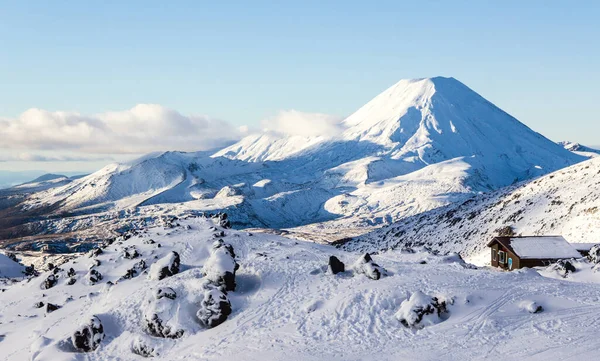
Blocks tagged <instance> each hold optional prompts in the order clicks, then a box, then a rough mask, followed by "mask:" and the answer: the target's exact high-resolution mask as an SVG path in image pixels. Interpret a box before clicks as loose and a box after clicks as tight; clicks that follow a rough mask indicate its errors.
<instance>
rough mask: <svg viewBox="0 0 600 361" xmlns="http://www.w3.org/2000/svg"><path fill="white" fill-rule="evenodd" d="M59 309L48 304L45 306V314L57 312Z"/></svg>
mask: <svg viewBox="0 0 600 361" xmlns="http://www.w3.org/2000/svg"><path fill="white" fill-rule="evenodd" d="M59 308H60V306H59V305H55V304H52V303H49V302H48V303H47V304H46V313H50V312H54V311H56V310H58V309H59Z"/></svg>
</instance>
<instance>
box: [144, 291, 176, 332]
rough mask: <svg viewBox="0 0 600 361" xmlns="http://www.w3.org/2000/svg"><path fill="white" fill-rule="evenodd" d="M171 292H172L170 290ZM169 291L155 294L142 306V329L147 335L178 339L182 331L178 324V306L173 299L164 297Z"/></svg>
mask: <svg viewBox="0 0 600 361" xmlns="http://www.w3.org/2000/svg"><path fill="white" fill-rule="evenodd" d="M171 291H172V290H171ZM164 293H167V294H169V293H170V292H169V290H163V292H160V293H159V292H158V291H157V292H156V293H155V294H154V295H153V297H151V299H150V300H148V301H146V304H145V305H144V309H143V310H142V311H143V315H144V328H145V330H146V332H148V334H150V335H152V336H155V337H163V338H180V337H181V336H183V332H184V330H183V329H182V327H181V326H180V324H179V320H180V315H179V305H178V304H177V302H176V301H174V299H173V298H170V297H165V295H164Z"/></svg>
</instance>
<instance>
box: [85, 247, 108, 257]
mask: <svg viewBox="0 0 600 361" xmlns="http://www.w3.org/2000/svg"><path fill="white" fill-rule="evenodd" d="M102 253H104V251H102V249H101V248H93V249H91V250H90V252H89V253H88V257H90V258H94V257H98V256H99V255H101V254H102Z"/></svg>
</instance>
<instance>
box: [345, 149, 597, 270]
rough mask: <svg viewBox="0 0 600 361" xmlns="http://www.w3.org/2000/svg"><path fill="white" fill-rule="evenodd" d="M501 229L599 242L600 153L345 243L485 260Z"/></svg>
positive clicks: (363, 247)
mask: <svg viewBox="0 0 600 361" xmlns="http://www.w3.org/2000/svg"><path fill="white" fill-rule="evenodd" d="M506 232H514V233H515V234H519V235H562V236H564V237H565V238H566V239H567V240H568V241H569V242H574V243H600V158H594V159H591V160H588V161H585V162H582V163H579V164H576V165H574V166H572V167H569V168H565V169H562V170H559V171H557V172H554V173H551V174H549V175H546V176H544V177H541V178H538V179H535V180H533V181H529V182H526V183H524V184H519V185H515V186H511V187H508V188H506V189H501V190H498V191H496V192H492V193H489V194H482V195H478V196H475V197H473V198H471V199H469V200H467V201H465V202H461V203H457V204H452V205H449V206H446V207H442V208H439V209H435V210H432V211H430V212H426V213H423V214H420V215H417V216H414V217H409V218H406V219H404V220H402V221H400V222H398V223H396V224H393V225H391V226H389V227H384V228H382V229H380V230H377V231H374V232H373V233H370V234H367V235H365V236H363V237H359V238H357V239H355V240H352V241H350V242H349V243H347V244H346V245H345V246H344V248H346V249H351V250H370V251H373V250H381V249H388V248H402V247H404V246H412V245H427V246H428V247H431V248H432V249H435V250H439V251H441V252H461V253H462V254H463V255H465V256H469V257H471V258H473V257H477V256H479V255H481V254H483V256H482V258H481V259H482V260H483V261H485V262H487V261H488V250H487V247H486V244H487V243H488V242H489V241H490V240H491V238H492V237H494V236H496V235H498V234H500V233H506ZM473 259H475V260H476V258H473Z"/></svg>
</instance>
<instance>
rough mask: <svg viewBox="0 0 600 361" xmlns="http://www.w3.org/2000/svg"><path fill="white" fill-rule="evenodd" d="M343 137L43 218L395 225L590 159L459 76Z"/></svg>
mask: <svg viewBox="0 0 600 361" xmlns="http://www.w3.org/2000/svg"><path fill="white" fill-rule="evenodd" d="M340 129H342V132H341V133H340V134H338V135H333V136H332V135H328V136H325V135H323V136H316V137H309V136H293V135H291V136H290V135H282V134H275V133H265V134H259V135H252V136H249V137H247V138H245V139H242V140H241V141H240V142H238V143H237V144H234V145H232V146H230V147H227V148H225V149H222V150H220V151H217V152H212V153H211V152H200V153H181V152H167V153H162V154H151V155H148V156H146V157H143V158H142V159H139V160H137V161H134V162H131V163H129V164H117V165H111V166H108V167H106V168H104V169H102V170H100V171H98V172H96V173H94V174H91V175H89V176H87V177H84V178H82V179H79V180H75V181H73V182H71V183H69V184H67V185H65V186H63V187H58V188H53V189H49V190H48V191H45V192H39V193H36V194H34V195H33V196H32V197H30V198H29V199H28V200H27V201H26V203H25V205H24V209H26V210H28V211H29V212H33V211H35V210H36V209H40V208H42V209H43V208H47V209H51V210H52V212H55V213H56V212H60V213H64V212H69V213H70V214H76V215H81V214H93V213H97V212H103V211H108V210H122V209H133V208H136V207H144V206H153V205H157V204H161V205H164V206H165V207H168V208H172V209H176V208H177V209H196V210H214V209H226V210H227V212H228V213H230V214H231V215H232V219H233V221H234V225H235V226H237V227H248V226H253V227H269V228H286V227H294V226H302V225H307V224H311V223H316V222H327V223H325V224H326V225H327V227H330V228H336V227H338V228H345V229H348V228H349V227H352V228H355V229H356V230H357V232H362V231H364V228H363V227H365V226H368V227H376V226H380V225H383V224H389V223H391V222H393V221H395V220H398V219H401V218H403V217H406V216H410V215H414V214H417V213H420V212H424V211H427V210H430V209H433V208H436V207H439V206H443V205H446V204H448V203H451V202H455V201H460V200H464V199H466V198H468V197H470V196H472V195H473V194H475V193H477V192H481V191H490V190H494V189H497V188H500V187H504V186H507V185H510V184H513V183H515V182H518V181H521V180H525V179H530V178H533V177H536V176H540V175H543V174H546V173H548V172H552V171H555V170H557V169H560V168H563V167H565V166H569V165H572V164H575V163H577V162H579V161H582V160H584V159H585V158H584V157H582V156H579V155H577V154H574V153H572V152H569V151H567V150H565V149H564V148H563V147H561V146H559V145H558V144H555V143H553V142H551V141H550V140H548V139H546V138H544V137H543V136H542V135H540V134H538V133H535V132H534V131H532V130H531V129H529V128H528V127H526V126H525V125H523V124H522V123H520V122H519V121H517V120H516V119H515V118H513V117H512V116H510V115H509V114H507V113H505V112H503V111H502V110H500V109H499V108H497V107H496V106H494V105H493V104H492V103H490V102H488V101H487V100H485V99H484V98H482V97H481V96H480V95H478V94H477V93H475V92H474V91H472V90H471V89H469V88H468V87H467V86H465V85H464V84H462V83H460V82H459V81H457V80H456V79H453V78H442V77H436V78H427V79H416V80H402V81H400V82H398V83H397V84H396V85H394V86H392V87H391V88H389V89H387V90H386V91H384V92H383V93H382V94H380V95H378V96H377V97H375V98H374V99H373V100H372V101H370V102H369V103H367V104H366V105H364V106H363V107H361V108H360V109H359V110H357V111H356V112H355V113H354V114H352V115H351V116H349V117H348V118H346V119H345V120H343V122H342V124H341V126H340Z"/></svg>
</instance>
